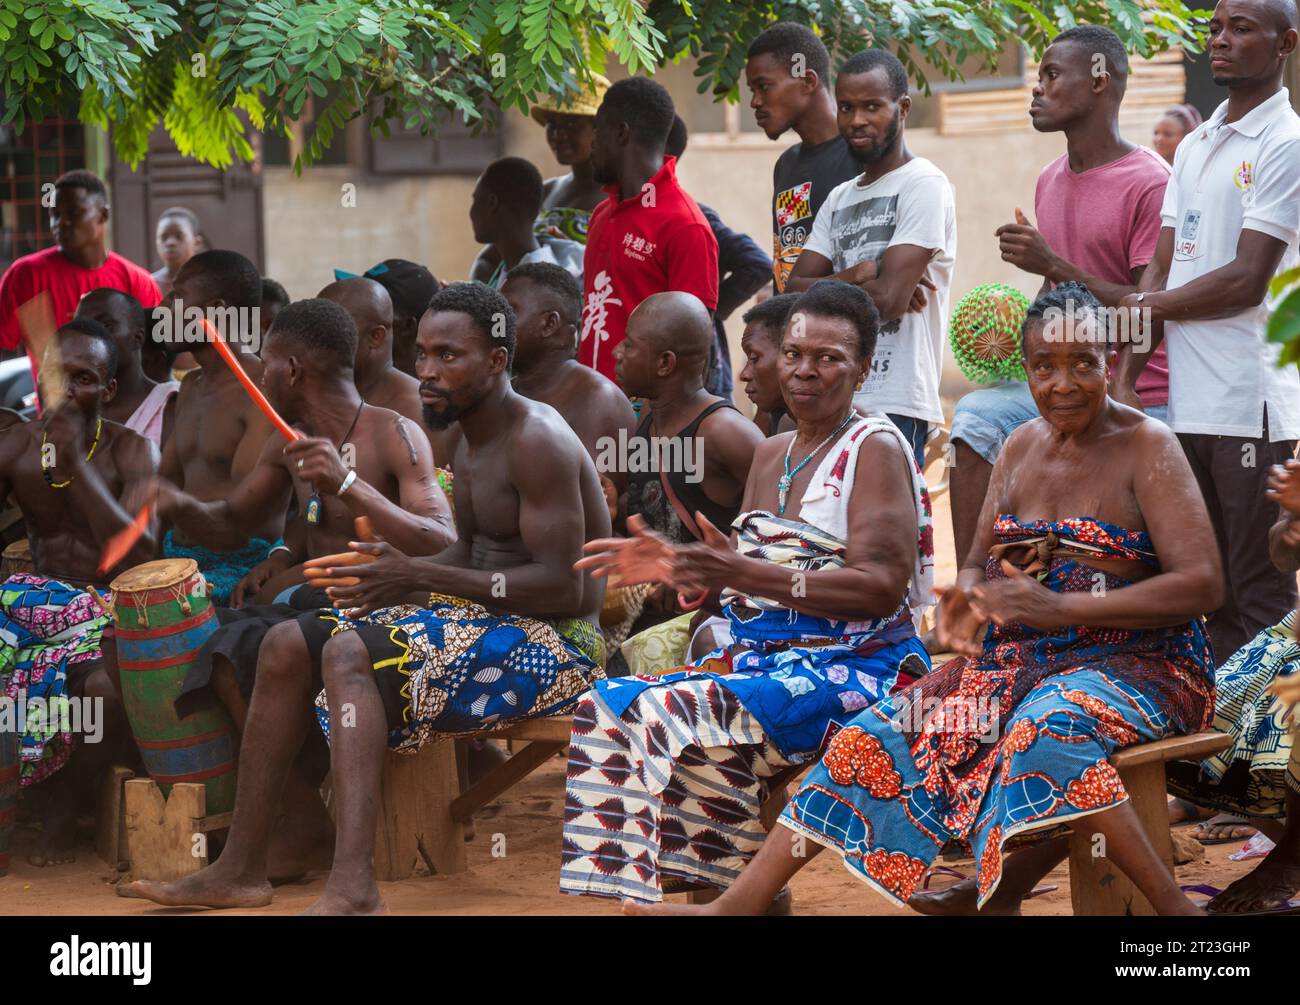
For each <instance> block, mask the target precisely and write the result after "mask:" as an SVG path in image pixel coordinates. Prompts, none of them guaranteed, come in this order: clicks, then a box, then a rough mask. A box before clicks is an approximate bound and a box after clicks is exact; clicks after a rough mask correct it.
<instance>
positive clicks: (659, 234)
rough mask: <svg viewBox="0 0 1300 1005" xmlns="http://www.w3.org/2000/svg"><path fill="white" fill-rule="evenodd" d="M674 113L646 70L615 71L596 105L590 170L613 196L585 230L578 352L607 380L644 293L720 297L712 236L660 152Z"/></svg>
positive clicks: (673, 163)
mask: <svg viewBox="0 0 1300 1005" xmlns="http://www.w3.org/2000/svg"><path fill="white" fill-rule="evenodd" d="M673 115H674V112H673V99H672V98H671V97H669V96H668V92H667V91H666V90H664V88H663V87H662V86H661V85H659V84H656V83H655V82H654V81H653V80H647V79H646V78H645V77H630V78H629V79H627V80H620V81H619V82H618V83H617V84H615V85H614V86H613V87H611V88H610V89H609V90H608V91H606V92H605V98H604V100H603V101H602V102H601V103H600V109H599V110H598V111H597V112H596V127H595V128H596V135H595V139H594V141H593V143H592V155H591V156H592V162H593V170H594V175H595V178H596V181H598V182H600V183H601V184H602V185H603V186H604V188H605V191H606V192H608V193H609V198H608V199H606V200H605V201H604V202H602V203H601V204H600V205H599V206H597V207H596V211H595V212H594V213H592V215H591V226H590V228H589V230H588V233H587V252H586V256H585V262H584V268H583V298H584V302H583V308H582V338H581V341H580V343H579V345H578V361H579V362H580V363H584V364H586V365H587V366H590V367H592V368H593V369H596V370H599V371H600V372H601V373H603V374H604V375H605V376H606V377H609V378H610V379H611V380H613V379H615V378H614V350H615V349H616V348H617V347H618V346H619V344H620V343H621V342H622V341H623V338H624V335H625V334H626V331H627V319H628V317H629V316H630V315H631V313H632V312H633V311H634V310H636V308H637V305H638V304H640V303H641V301H642V300H644V299H645V298H646V297H648V296H651V295H653V294H655V293H666V292H668V291H669V290H677V291H680V292H683V293H691V294H693V295H694V296H696V297H698V298H699V299H700V300H701V301H702V302H703V303H704V306H705V307H706V308H708V309H709V310H710V311H712V310H714V309H715V308H716V307H717V306H718V242H717V240H715V239H714V237H713V231H712V229H710V227H709V222H708V221H707V220H706V219H704V214H703V213H701V212H700V207H699V206H697V205H696V204H695V200H694V199H692V198H691V197H690V196H689V195H687V194H686V192H685V191H684V190H683V189H682V187H681V186H680V185H678V184H677V158H675V157H668V156H665V154H664V145H665V144H666V143H667V141H668V131H669V130H670V129H671V128H672V125H673ZM704 362H705V361H704V360H701V363H700V366H701V368H703V366H704ZM701 372H703V371H702V370H701Z"/></svg>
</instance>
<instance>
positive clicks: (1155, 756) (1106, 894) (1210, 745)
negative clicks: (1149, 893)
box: [1070, 732, 1232, 915]
mask: <svg viewBox="0 0 1300 1005" xmlns="http://www.w3.org/2000/svg"><path fill="white" fill-rule="evenodd" d="M1231 742H1232V739H1231V737H1229V736H1226V735H1225V734H1223V733H1215V732H1207V733H1196V734H1195V735H1193V736H1171V737H1170V738H1169V739H1167V740H1157V741H1156V742H1155V743H1142V744H1139V745H1137V746H1136V747H1128V748H1126V749H1124V750H1121V751H1118V752H1116V753H1115V754H1114V755H1113V756H1112V757H1111V759H1110V763H1111V765H1112V766H1113V767H1114V768H1115V770H1116V771H1118V772H1119V777H1120V780H1121V781H1123V783H1124V788H1125V789H1127V790H1128V795H1129V799H1130V800H1131V801H1132V803H1133V809H1135V810H1136V811H1137V815H1138V818H1139V819H1140V820H1141V821H1142V828H1143V830H1145V831H1146V834H1147V837H1148V839H1150V841H1151V846H1152V847H1153V848H1155V850H1156V854H1157V855H1159V856H1160V859H1161V861H1162V862H1164V864H1165V868H1166V869H1168V870H1169V875H1171V876H1172V875H1173V874H1174V855H1173V843H1172V841H1171V840H1170V837H1169V810H1168V808H1167V806H1166V803H1167V799H1166V795H1165V762H1166V761H1199V760H1201V759H1202V758H1205V757H1207V756H1209V755H1210V754H1213V753H1216V752H1218V751H1220V750H1223V749H1224V748H1225V747H1227V746H1228V745H1229V744H1230V743H1231ZM1070 903H1071V904H1072V905H1073V907H1074V913H1075V914H1076V915H1084V914H1090V915H1091V914H1101V915H1124V914H1136V915H1153V914H1155V913H1156V912H1155V910H1154V909H1153V908H1152V907H1151V904H1150V902H1149V901H1148V900H1147V899H1146V897H1144V896H1142V894H1141V893H1139V892H1138V889H1137V887H1135V886H1134V885H1133V884H1132V883H1131V882H1129V879H1128V877H1127V876H1125V875H1124V874H1123V873H1122V872H1120V870H1119V869H1118V868H1117V867H1116V866H1115V864H1114V863H1113V862H1111V860H1110V859H1108V858H1106V857H1105V856H1104V855H1100V856H1096V855H1094V854H1093V843H1092V840H1091V835H1089V834H1088V833H1086V829H1085V832H1080V831H1071V832H1070Z"/></svg>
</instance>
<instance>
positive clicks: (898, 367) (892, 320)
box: [785, 49, 957, 465]
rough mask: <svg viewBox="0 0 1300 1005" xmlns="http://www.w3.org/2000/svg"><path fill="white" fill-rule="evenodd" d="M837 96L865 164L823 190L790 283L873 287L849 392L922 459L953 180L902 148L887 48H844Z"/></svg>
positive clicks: (900, 75) (933, 403)
mask: <svg viewBox="0 0 1300 1005" xmlns="http://www.w3.org/2000/svg"><path fill="white" fill-rule="evenodd" d="M835 102H836V108H837V122H838V124H839V129H840V134H841V135H842V136H843V137H844V139H845V141H846V142H847V143H848V146H849V150H850V151H851V152H852V154H853V156H854V157H855V158H856V159H857V161H858V162H859V163H860V164H861V165H862V169H863V170H862V174H861V175H860V176H859V177H857V178H854V179H852V180H851V181H847V182H844V183H843V184H842V185H838V186H837V187H836V188H835V189H834V190H833V191H832V192H831V194H830V195H828V196H827V197H826V201H825V202H824V203H822V206H821V209H820V210H818V212H817V217H816V219H815V220H814V221H813V228H812V233H811V234H810V235H809V237H808V240H807V241H805V242H804V246H803V251H802V253H801V254H800V255H799V260H798V261H797V262H796V263H795V266H794V269H793V270H792V271H791V273H790V278H789V279H788V280H787V282H786V287H785V289H786V292H788V293H798V292H801V291H803V290H806V289H807V288H808V287H809V286H811V285H812V284H813V283H814V282H816V281H817V280H818V279H825V278H828V277H833V278H835V279H842V280H844V281H845V282H849V283H853V284H854V285H855V286H860V287H861V288H862V289H864V290H866V292H867V293H868V294H869V295H870V296H871V299H872V301H874V303H875V305H876V308H877V309H878V310H879V311H880V319H881V328H880V337H879V340H878V341H877V343H876V353H875V356H874V357H873V359H872V361H871V371H870V372H869V373H868V374H867V379H866V382H865V383H864V385H863V387H862V389H861V391H859V392H858V394H857V396H856V399H855V400H856V401H857V403H858V405H859V406H860V407H862V408H864V409H870V410H874V411H879V412H884V413H885V414H887V415H888V416H889V417H890V419H892V420H893V422H894V424H895V425H897V426H898V428H899V429H901V430H902V431H903V433H904V435H905V436H907V438H908V440H909V442H910V443H911V444H912V450H913V451H914V453H915V454H916V459H917V463H918V464H921V465H923V464H924V460H925V439H926V436H927V434H928V432H929V423H931V422H935V423H942V422H943V409H942V406H941V405H940V402H939V374H940V371H941V369H942V367H943V351H944V344H945V339H944V327H945V325H946V324H947V320H948V286H949V284H950V283H951V281H952V269H953V261H954V258H955V256H956V254H957V214H956V209H955V204H954V200H953V192H952V185H951V184H949V182H948V179H947V177H946V176H945V175H944V173H943V172H942V171H940V170H939V169H938V168H937V167H935V166H934V164H932V163H931V162H930V161H928V160H926V159H925V158H924V157H916V156H914V155H913V154H912V152H911V151H910V150H908V149H907V144H906V143H905V142H904V140H903V128H904V125H905V124H906V121H907V111H908V108H909V107H910V105H911V99H910V98H909V97H908V96H907V72H906V71H905V70H904V69H903V64H902V63H900V62H899V61H898V59H897V58H896V57H895V56H894V55H893V54H891V53H888V52H885V51H884V50H881V49H866V50H864V51H862V52H859V53H858V54H856V55H855V56H852V57H850V58H849V60H848V61H847V62H846V63H845V64H844V66H843V68H842V69H841V70H840V73H839V76H838V77H837V78H836V80H835Z"/></svg>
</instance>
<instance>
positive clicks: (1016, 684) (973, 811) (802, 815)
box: [781, 516, 1214, 905]
mask: <svg viewBox="0 0 1300 1005" xmlns="http://www.w3.org/2000/svg"><path fill="white" fill-rule="evenodd" d="M996 529H997V536H998V540H999V542H1001V543H1004V544H1008V543H1010V544H1018V543H1028V544H1030V545H1033V546H1035V547H1037V546H1038V543H1039V542H1042V541H1044V540H1046V542H1047V550H1046V552H1044V551H1043V550H1042V549H1040V550H1039V555H1040V556H1043V557H1045V559H1046V567H1045V569H1044V571H1043V574H1042V576H1041V579H1040V581H1041V582H1042V584H1043V585H1044V586H1046V587H1047V588H1049V589H1051V590H1053V591H1054V592H1058V593H1064V592H1076V591H1083V590H1093V589H1096V588H1098V587H1099V585H1103V586H1104V588H1105V589H1107V590H1118V589H1122V588H1123V587H1124V586H1127V585H1129V581H1128V580H1126V579H1123V578H1120V577H1118V576H1115V575H1112V574H1110V573H1104V572H1099V571H1098V570H1097V569H1096V568H1093V567H1089V566H1087V565H1084V564H1082V563H1081V562H1080V561H1078V560H1077V558H1076V557H1075V556H1077V555H1080V554H1091V555H1093V556H1095V557H1097V558H1109V559H1116V558H1118V559H1128V560H1139V561H1143V562H1145V563H1146V564H1149V565H1152V566H1157V567H1158V562H1157V560H1156V558H1155V555H1154V553H1153V550H1152V544H1151V540H1150V537H1149V536H1148V535H1147V534H1146V533H1144V532H1140V531H1130V530H1125V529H1123V528H1121V527H1116V526H1114V525H1112V524H1107V523H1103V522H1102V521H1099V520H1094V519H1090V518H1082V519H1070V520H1061V521H1042V520H1040V521H1032V522H1025V523H1022V522H1020V521H1018V520H1016V519H1015V518H1014V517H1011V516H1002V517H1000V518H999V519H998V522H997V526H996ZM1049 535H1050V536H1049ZM987 576H988V579H989V580H994V579H999V578H1002V576H1003V573H1002V570H1001V566H1000V563H999V562H997V561H995V560H992V559H991V560H990V561H989V563H988V566H987ZM1099 577H1100V578H1099ZM1213 711H1214V677H1213V658H1212V655H1211V650H1210V645H1209V643H1208V641H1207V640H1206V637H1205V633H1204V631H1203V628H1202V625H1201V623H1200V621H1199V619H1198V620H1196V621H1192V622H1188V623H1187V624H1183V625H1178V626H1175V627H1169V628H1159V629H1143V630H1129V629H1119V628H1096V627H1089V626H1073V627H1069V628H1064V629H1055V630H1051V631H1041V630H1038V629H1035V628H1030V627H1029V626H1027V625H1023V624H1016V623H1012V624H1007V625H1002V626H997V625H990V627H989V629H988V632H987V634H986V636H985V638H984V645H983V653H982V654H981V655H980V656H979V657H978V658H973V659H970V658H959V659H955V660H951V661H949V662H948V663H946V664H945V665H944V666H942V667H940V668H939V669H937V670H936V671H934V672H933V673H931V674H930V675H928V676H926V677H923V678H922V679H921V680H919V681H917V682H916V683H915V684H913V685H911V686H910V687H907V688H905V689H903V690H901V691H899V692H898V693H896V694H894V695H892V696H890V697H888V698H885V699H884V700H882V701H880V702H878V703H877V704H875V705H873V706H872V707H871V708H869V709H867V710H866V711H864V712H863V713H861V714H860V715H859V716H857V717H856V718H855V719H854V720H853V721H852V722H851V723H850V724H849V725H848V726H846V727H845V728H844V729H843V730H841V731H840V732H839V733H838V734H836V736H835V738H834V739H833V740H832V741H831V744H830V746H829V748H828V749H827V751H826V754H825V756H824V757H823V758H822V762H821V763H820V764H819V765H818V766H817V767H816V768H814V769H813V771H812V773H811V774H810V775H809V776H808V779H807V781H806V782H805V784H804V785H803V786H802V787H801V788H800V790H799V791H798V792H797V793H796V794H795V796H794V798H793V799H792V800H791V801H790V804H789V805H788V806H787V807H786V810H785V812H784V813H783V815H782V817H781V823H782V824H784V825H785V826H787V827H789V828H791V829H792V830H795V831H797V832H800V833H803V834H806V835H807V836H808V837H809V838H811V839H812V840H815V841H817V842H819V843H820V844H823V845H826V846H827V847H830V848H833V849H835V850H836V851H837V852H839V854H840V855H841V856H842V857H843V859H844V863H845V866H846V867H847V868H848V869H849V870H850V871H851V872H853V873H854V874H855V875H857V876H859V877H860V878H861V879H863V880H864V881H865V882H866V883H867V884H868V885H870V886H871V887H873V888H874V889H875V890H876V891H877V892H879V893H881V894H882V895H884V896H885V897H886V898H887V899H889V900H891V901H893V902H895V903H898V904H904V903H906V901H907V900H908V898H910V897H911V895H912V894H913V892H914V891H915V890H916V888H917V887H918V885H919V884H920V883H921V881H922V878H923V877H924V875H925V871H926V869H927V868H928V867H929V866H930V864H931V863H932V862H933V861H934V859H935V857H936V856H937V855H938V854H939V852H940V850H941V849H943V848H944V847H945V846H946V845H949V844H955V845H956V846H958V847H960V848H962V849H964V850H966V851H968V852H969V853H970V854H972V855H973V856H974V858H975V860H976V863H977V878H978V885H979V903H980V904H981V905H983V904H984V903H985V902H986V901H987V900H988V898H989V896H991V895H992V893H993V891H994V890H996V889H997V886H998V882H999V880H1000V879H1001V875H1002V860H1003V850H1004V847H1005V845H1006V843H1007V841H1008V840H1010V839H1011V838H1013V837H1016V836H1017V835H1024V834H1027V833H1030V832H1043V831H1046V830H1048V829H1055V828H1057V827H1058V826H1059V825H1061V824H1064V823H1065V822H1066V821H1068V820H1071V819H1073V818H1075V817H1081V816H1085V815H1087V814H1091V813H1096V812H1098V811H1100V810H1105V809H1109V808H1111V807H1113V806H1116V805H1119V804H1120V803H1122V802H1123V801H1124V800H1125V799H1127V798H1128V794H1127V793H1126V792H1125V790H1124V786H1123V784H1122V782H1121V781H1120V779H1119V775H1118V774H1117V773H1116V771H1115V769H1114V768H1113V767H1112V766H1111V765H1110V762H1109V760H1108V759H1109V757H1110V755H1111V754H1112V753H1113V752H1114V751H1116V750H1117V749H1120V748H1122V747H1127V746H1131V745H1133V744H1138V743H1148V742H1151V741H1154V740H1158V739H1160V738H1162V737H1165V736H1169V735H1174V734H1182V733H1194V732H1197V731H1199V730H1201V729H1204V728H1205V726H1206V724H1207V723H1208V721H1209V719H1210V716H1211V715H1212V714H1213ZM1036 836H1046V835H1045V834H1038V835H1036Z"/></svg>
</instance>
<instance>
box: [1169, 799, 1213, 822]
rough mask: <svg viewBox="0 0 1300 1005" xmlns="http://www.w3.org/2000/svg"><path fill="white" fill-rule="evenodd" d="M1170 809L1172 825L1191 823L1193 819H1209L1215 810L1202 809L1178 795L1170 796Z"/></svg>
mask: <svg viewBox="0 0 1300 1005" xmlns="http://www.w3.org/2000/svg"><path fill="white" fill-rule="evenodd" d="M1168 809H1169V823H1170V824H1171V825H1172V824H1186V823H1191V822H1192V821H1193V820H1208V819H1210V818H1211V817H1213V816H1214V810H1207V809H1202V808H1201V807H1200V806H1197V805H1196V804H1195V803H1192V802H1189V801H1188V800H1186V799H1180V798H1179V797H1178V796H1170V797H1169V803H1168Z"/></svg>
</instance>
